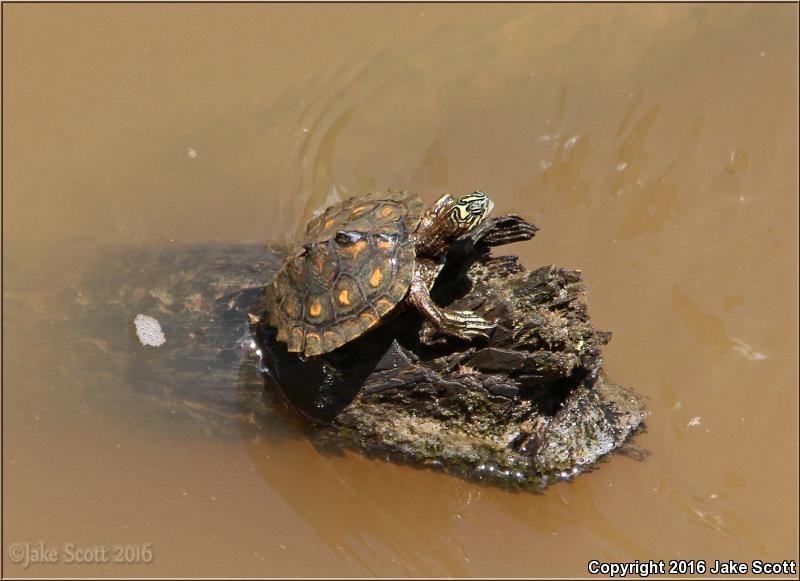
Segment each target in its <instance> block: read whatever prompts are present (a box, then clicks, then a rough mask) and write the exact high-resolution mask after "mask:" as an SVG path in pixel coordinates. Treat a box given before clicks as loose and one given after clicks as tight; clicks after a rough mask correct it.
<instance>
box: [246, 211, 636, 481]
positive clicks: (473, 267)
mask: <svg viewBox="0 0 800 581" xmlns="http://www.w3.org/2000/svg"><path fill="white" fill-rule="evenodd" d="M535 232H536V228H535V227H534V226H533V225H531V224H529V223H527V222H525V221H524V220H523V219H522V218H520V217H518V216H513V215H511V216H504V217H500V218H495V219H491V220H488V221H486V222H485V223H484V224H483V225H482V226H481V227H480V228H478V229H477V230H476V231H475V232H473V233H472V234H471V235H470V236H469V237H467V238H465V239H463V240H461V241H459V243H458V244H457V245H456V247H455V248H453V250H451V251H450V252H449V253H448V257H447V263H446V265H445V267H444V269H443V271H442V273H441V274H440V276H439V279H438V280H437V283H436V285H435V286H434V288H433V290H432V296H433V297H434V299H435V300H436V301H437V302H438V303H439V304H440V305H442V306H448V307H450V308H455V309H468V310H472V311H476V312H478V313H480V314H481V315H483V316H484V317H486V318H487V319H489V320H493V321H497V327H496V328H495V329H494V330H493V331H492V332H491V333H490V336H489V338H488V340H486V341H484V342H483V343H466V342H464V341H460V340H457V339H453V338H449V337H443V336H437V335H436V333H435V331H434V329H433V328H432V327H430V326H429V324H428V323H427V322H425V321H423V320H422V318H421V317H420V316H419V314H417V313H416V311H413V310H405V311H403V310H400V311H398V312H397V313H395V314H394V316H392V317H389V318H387V320H385V321H384V322H383V323H382V324H381V325H379V326H378V327H377V328H376V329H374V330H371V331H370V332H368V333H366V334H365V335H364V336H363V337H361V338H359V339H357V340H356V341H353V342H351V343H350V344H348V345H345V346H344V347H342V348H340V349H337V350H335V351H333V352H331V353H328V354H326V355H323V356H321V357H315V358H310V359H303V358H301V357H300V356H298V355H296V354H293V353H288V352H287V351H286V349H285V345H284V344H283V343H278V342H277V341H276V340H275V330H274V329H271V328H269V327H268V326H266V324H265V323H264V321H266V317H265V316H264V315H262V316H261V318H260V319H259V322H258V323H256V324H255V325H254V333H255V335H256V337H257V338H258V341H259V344H260V346H261V348H262V350H263V351H264V352H265V354H266V362H267V366H268V369H269V373H268V380H269V382H270V383H272V384H273V385H275V386H276V387H277V388H278V389H279V390H280V391H281V393H282V394H283V395H284V397H285V398H286V399H287V401H289V402H290V403H291V405H292V406H293V407H294V408H295V409H296V410H297V411H298V412H299V413H301V414H302V415H304V416H305V417H307V418H309V419H311V420H312V421H314V422H315V423H317V424H319V427H318V428H317V429H316V430H315V437H316V439H317V442H318V443H320V444H321V445H325V446H329V447H334V448H342V449H344V448H351V449H356V450H358V451H360V452H362V453H365V454H369V455H378V456H381V457H385V458H388V459H392V460H395V461H401V462H408V463H411V464H415V465H422V466H432V467H436V468H439V469H442V470H444V471H446V472H449V473H452V474H456V475H458V476H461V477H464V478H468V479H477V480H485V481H492V482H494V483H498V484H502V485H507V486H514V487H523V488H530V489H541V488H543V487H545V486H546V485H548V484H549V483H551V482H553V481H555V480H557V479H563V478H571V477H573V476H574V475H576V474H577V473H579V472H581V471H583V470H586V469H588V468H591V467H592V466H593V465H594V464H595V463H597V462H598V460H599V459H600V458H601V457H602V456H604V455H605V454H608V453H609V452H611V451H612V450H614V449H616V448H619V447H620V446H622V445H623V443H624V442H625V441H626V439H627V438H628V437H629V436H630V435H631V434H632V433H633V432H634V431H635V430H636V429H637V428H638V427H639V426H640V425H641V423H642V421H643V419H644V417H645V415H646V410H645V407H644V405H643V403H642V401H641V399H640V398H639V397H638V396H637V395H636V394H635V393H634V392H632V391H630V390H628V389H625V388H623V387H621V386H619V385H617V384H615V383H612V382H611V381H609V380H608V379H607V378H606V376H605V374H604V373H603V371H602V347H603V345H605V344H606V343H607V342H608V341H609V339H610V333H607V332H602V331H597V330H596V329H595V328H594V326H593V325H592V324H591V321H590V319H589V316H588V314H587V311H586V307H585V304H584V303H583V302H582V301H581V297H582V295H584V294H585V292H586V289H585V287H584V286H583V284H582V282H581V276H580V272H578V271H574V270H568V269H564V268H559V267H555V266H546V267H542V268H538V269H536V270H533V271H528V270H526V269H525V268H523V267H522V266H521V265H520V264H519V262H518V261H517V258H516V257H514V256H493V255H492V252H491V248H492V247H495V246H499V245H502V244H508V243H511V242H519V241H524V240H529V239H531V238H532V237H533V236H534V234H535Z"/></svg>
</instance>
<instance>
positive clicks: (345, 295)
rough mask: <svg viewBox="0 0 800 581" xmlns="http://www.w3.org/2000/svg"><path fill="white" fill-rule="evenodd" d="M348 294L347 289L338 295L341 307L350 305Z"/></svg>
mask: <svg viewBox="0 0 800 581" xmlns="http://www.w3.org/2000/svg"><path fill="white" fill-rule="evenodd" d="M349 294H350V293H349V291H348V290H347V289H344V290H343V291H342V292H340V293H339V302H340V303H341V304H343V305H349V304H350V297H349V296H348V295H349Z"/></svg>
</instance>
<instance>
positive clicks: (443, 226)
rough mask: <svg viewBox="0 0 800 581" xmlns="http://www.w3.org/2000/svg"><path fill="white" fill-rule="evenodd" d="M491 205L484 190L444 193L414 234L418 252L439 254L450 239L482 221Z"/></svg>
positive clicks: (449, 243) (456, 237) (450, 241)
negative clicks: (454, 193) (463, 193)
mask: <svg viewBox="0 0 800 581" xmlns="http://www.w3.org/2000/svg"><path fill="white" fill-rule="evenodd" d="M492 208H494V202H492V200H491V199H490V198H489V197H488V196H487V195H486V194H484V193H483V192H472V193H471V194H467V195H466V196H461V197H460V198H453V197H451V196H449V195H447V194H445V195H444V196H442V197H441V198H439V200H437V201H436V203H435V204H434V205H433V206H432V207H431V208H430V209H429V210H428V211H427V212H426V213H425V215H424V216H423V218H422V222H421V223H420V226H419V228H418V229H417V233H416V236H415V238H416V245H417V253H418V254H420V255H423V256H438V255H440V254H443V253H445V252H447V250H448V249H449V248H450V246H451V245H452V244H453V242H455V241H456V240H457V239H458V238H460V237H461V236H463V235H464V234H467V233H469V232H470V231H472V230H473V229H475V227H476V226H477V225H478V224H480V223H481V222H483V220H484V219H485V218H486V216H488V215H489V212H491V211H492Z"/></svg>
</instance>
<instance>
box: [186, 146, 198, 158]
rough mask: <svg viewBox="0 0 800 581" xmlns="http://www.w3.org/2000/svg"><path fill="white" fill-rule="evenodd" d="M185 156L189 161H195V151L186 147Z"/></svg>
mask: <svg viewBox="0 0 800 581" xmlns="http://www.w3.org/2000/svg"><path fill="white" fill-rule="evenodd" d="M186 155H188V156H189V159H195V158H197V151H196V150H194V149H192V148H191V147H188V148H187V149H186Z"/></svg>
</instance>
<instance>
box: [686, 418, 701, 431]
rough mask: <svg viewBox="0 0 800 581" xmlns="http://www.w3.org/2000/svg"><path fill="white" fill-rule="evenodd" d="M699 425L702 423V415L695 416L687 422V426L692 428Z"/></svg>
mask: <svg viewBox="0 0 800 581" xmlns="http://www.w3.org/2000/svg"><path fill="white" fill-rule="evenodd" d="M699 425H700V416H695V417H693V418H692V419H691V420H689V421H688V422H687V423H686V426H687V427H689V428H691V427H693V426H699Z"/></svg>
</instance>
